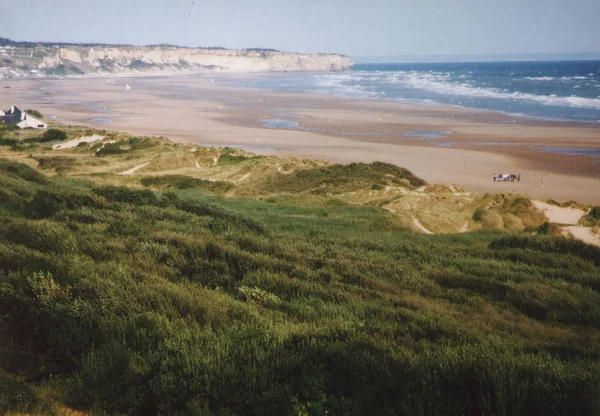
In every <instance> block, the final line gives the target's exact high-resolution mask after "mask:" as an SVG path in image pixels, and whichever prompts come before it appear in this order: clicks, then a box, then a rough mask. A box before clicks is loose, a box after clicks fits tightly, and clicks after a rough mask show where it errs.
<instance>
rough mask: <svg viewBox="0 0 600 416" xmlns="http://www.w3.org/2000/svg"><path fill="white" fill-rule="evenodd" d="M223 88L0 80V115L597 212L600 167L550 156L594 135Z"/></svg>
mask: <svg viewBox="0 0 600 416" xmlns="http://www.w3.org/2000/svg"><path fill="white" fill-rule="evenodd" d="M253 76H257V75H253ZM263 76H268V75H263ZM231 77H232V76H227V75H220V76H209V75H207V76H187V77H183V76H177V77H175V76H173V77H153V78H150V77H147V78H72V79H60V80H52V79H44V80H29V79H28V80H3V81H2V82H1V83H0V91H2V95H1V98H0V105H1V106H2V107H3V108H8V107H9V106H10V105H11V104H16V105H18V106H20V107H21V108H24V109H28V108H34V109H37V110H39V111H41V112H42V113H43V114H44V115H45V116H47V117H51V118H54V119H55V120H56V121H57V122H60V123H64V124H77V125H86V126H90V127H94V128H98V129H107V130H120V131H126V132H129V133H132V134H139V135H154V136H167V137H169V138H171V139H172V140H175V141H182V142H193V143H197V144H202V145H215V146H227V145H229V146H242V147H244V148H247V149H248V150H250V151H253V152H255V153H263V154H275V155H280V156H298V157H309V158H315V159H324V160H330V161H333V162H340V163H348V162H371V161H376V160H380V161H385V162H390V163H394V164H396V165H398V166H402V167H405V168H407V169H410V170H411V171H413V172H414V173H415V174H417V175H418V176H420V177H422V178H424V179H425V180H427V181H428V182H430V183H446V184H458V185H461V186H462V187H464V188H465V189H466V190H468V191H476V192H505V193H524V194H529V195H532V196H534V197H536V198H540V199H547V198H553V199H556V200H575V201H578V202H580V203H584V204H596V205H597V204H600V156H597V155H596V156H594V155H586V154H577V155H574V154H563V153H561V152H553V151H548V149H557V148H558V149H560V148H563V147H568V148H576V149H594V150H595V151H596V150H600V128H598V126H597V125H594V124H585V123H574V122H555V121H539V120H532V119H525V118H514V117H512V116H509V115H505V114H501V113H495V112H491V111H479V110H471V109H463V108H456V107H442V106H420V105H408V104H405V103H401V102H394V101H381V100H379V101H378V100H366V99H355V98H342V97H332V96H325V95H317V94H303V93H289V92H279V91H269V90H259V89H249V88H239V87H232V86H230V83H229V82H228V81H229V80H230V79H231ZM237 77H239V75H238V76H237ZM127 84H129V85H130V87H131V88H130V89H126V87H125V86H126V85H127ZM7 87H9V88H7ZM494 173H519V174H520V175H521V181H520V182H506V183H495V182H494V181H493V175H494Z"/></svg>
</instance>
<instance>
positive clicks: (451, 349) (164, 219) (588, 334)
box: [0, 144, 600, 415]
mask: <svg viewBox="0 0 600 416" xmlns="http://www.w3.org/2000/svg"><path fill="white" fill-rule="evenodd" d="M129 145H130V144H129ZM94 157H95V156H94ZM106 157H110V158H112V157H115V158H121V157H123V156H122V155H115V156H113V155H105V156H104V158H106ZM236 163H237V162H236ZM239 163H242V164H243V163H245V162H239ZM380 168H383V169H385V170H386V172H385V174H391V175H392V177H390V176H385V175H384V177H387V178H389V180H390V181H393V180H394V179H393V178H399V176H400V175H401V174H403V173H402V171H391V172H388V171H387V169H388V167H385V166H382V167H379V166H375V167H369V166H358V170H359V171H360V175H358V177H359V178H364V179H360V180H362V181H363V182H364V185H365V186H369V187H370V186H371V185H372V182H373V177H372V176H371V175H372V174H373V173H372V172H373V170H374V169H375V170H377V169H380ZM207 169H208V168H207ZM336 169H339V168H332V169H330V170H327V169H325V170H324V171H322V172H318V173H314V172H313V173H310V174H309V173H306V174H298V175H297V178H299V180H302V178H305V179H304V180H305V182H304V183H302V182H301V185H302V186H300V185H298V184H296V183H295V182H293V181H290V182H287V179H286V180H285V186H286V187H288V188H289V187H296V186H299V188H298V189H296V188H294V190H297V191H298V192H299V194H297V195H292V193H293V192H292V190H290V189H288V191H289V192H287V194H286V193H282V194H281V195H271V196H266V197H264V198H223V197H220V196H218V195H215V194H214V193H212V192H210V191H209V190H207V189H206V188H205V187H204V184H203V183H196V182H194V181H192V182H190V181H189V180H188V179H185V178H171V179H172V180H166V179H164V178H160V177H158V178H157V179H151V180H150V181H149V183H146V185H148V186H151V189H148V188H143V187H139V185H138V187H127V186H112V185H108V184H106V183H105V182H104V181H102V180H100V181H90V180H84V179H73V178H67V177H60V176H57V177H48V176H46V175H45V174H43V173H40V172H38V171H36V170H35V169H32V168H30V167H29V166H27V165H24V164H21V163H17V162H14V161H9V160H6V159H0V179H1V180H0V339H2V343H0V413H6V412H29V413H45V414H46V413H52V412H56V411H57V409H61V408H69V409H76V410H81V411H91V412H94V413H98V414H130V413H131V414H144V415H152V414H182V415H183V414H215V415H225V414H257V415H258V414H260V415H265V414H326V413H327V414H356V415H364V414H377V415H385V414H389V415H397V414H496V415H515V414H544V415H548V414H556V415H558V414H582V415H583V414H594V412H598V411H599V410H600V407H599V403H598V400H597V398H598V397H599V396H600V277H599V276H600V273H599V272H600V264H599V262H598V259H600V249H598V248H596V247H592V246H588V245H585V244H583V243H579V242H576V241H573V240H567V239H563V238H557V237H552V236H544V235H538V236H532V235H531V233H516V234H510V235H507V234H504V233H502V232H499V231H480V232H474V233H465V234H447V235H422V234H415V233H413V232H411V231H409V230H407V229H406V228H405V227H403V225H402V223H401V222H399V220H398V217H397V216H396V215H394V214H393V213H391V212H388V211H385V210H383V209H381V208H379V207H377V206H360V205H355V204H349V203H345V202H343V201H340V200H339V199H337V198H335V197H333V196H328V195H326V194H322V193H320V192H316V193H315V192H312V191H311V190H313V189H315V187H312V186H310V183H311V181H313V180H316V182H315V183H316V184H319V185H318V186H317V187H316V189H319V187H320V185H321V184H323V183H325V184H326V186H330V185H328V184H327V181H328V178H329V177H330V176H331V175H338V173H336V172H337V171H336ZM353 169H357V168H356V167H354V168H353ZM302 175H307V176H306V177H303V176H302ZM311 175H312V176H311ZM403 175H404V174H403ZM308 176H311V178H308ZM346 176H348V175H346ZM404 176H405V177H404V178H399V179H398V180H402V179H406V181H408V182H409V183H410V186H416V185H418V182H417V183H414V184H413V183H412V182H411V180H412V181H413V182H415V179H414V178H411V177H410V176H408V177H406V176H407V175H404ZM417 179H418V178H417ZM180 180H181V182H179V181H180ZM282 181H283V180H282ZM197 184H198V185H199V186H192V185H197ZM382 185H384V186H389V185H385V184H382ZM302 189H304V190H308V192H305V193H303V192H304V191H302ZM506 204H507V205H506V206H505V205H502V206H503V207H504V209H506V210H513V212H517V211H518V210H520V209H523V206H522V204H526V202H517V203H513V202H511V203H506Z"/></svg>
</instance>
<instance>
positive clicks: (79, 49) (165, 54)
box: [15, 46, 352, 75]
mask: <svg viewBox="0 0 600 416" xmlns="http://www.w3.org/2000/svg"><path fill="white" fill-rule="evenodd" d="M32 50H33V54H30V55H31V56H28V54H21V56H17V57H15V60H16V61H18V62H15V63H16V64H17V66H18V67H20V68H22V69H26V70H27V69H29V70H38V71H39V72H40V73H45V74H48V75H50V74H57V75H69V74H76V75H84V74H88V75H99V74H123V75H134V74H136V73H137V74H144V73H178V72H188V73H192V72H194V73H198V72H204V73H210V72H229V73H243V72H286V71H289V72H303V71H344V70H346V69H348V68H349V67H350V66H351V65H352V59H351V58H350V57H348V56H344V55H336V54H299V53H291V52H279V51H273V50H262V49H256V50H255V49H252V50H232V49H192V48H180V47H175V46H149V47H136V46H123V47H116V46H115V47H112V46H111V47H102V46H100V47H83V46H72V47H60V48H56V47H36V48H32Z"/></svg>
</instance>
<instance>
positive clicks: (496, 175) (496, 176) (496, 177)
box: [494, 173, 498, 182]
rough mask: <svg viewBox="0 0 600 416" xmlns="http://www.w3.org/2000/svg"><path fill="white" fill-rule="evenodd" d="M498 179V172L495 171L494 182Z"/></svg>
mask: <svg viewBox="0 0 600 416" xmlns="http://www.w3.org/2000/svg"><path fill="white" fill-rule="evenodd" d="M496 179H498V174H497V173H494V182H496Z"/></svg>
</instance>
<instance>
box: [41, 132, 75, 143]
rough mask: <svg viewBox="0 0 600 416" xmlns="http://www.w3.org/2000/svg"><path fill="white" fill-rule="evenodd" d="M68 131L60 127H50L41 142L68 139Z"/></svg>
mask: <svg viewBox="0 0 600 416" xmlns="http://www.w3.org/2000/svg"><path fill="white" fill-rule="evenodd" d="M67 137H68V136H67V133H65V132H64V131H62V130H59V129H48V131H46V132H45V133H44V135H43V136H42V137H41V138H40V142H54V141H63V140H66V139H67Z"/></svg>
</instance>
